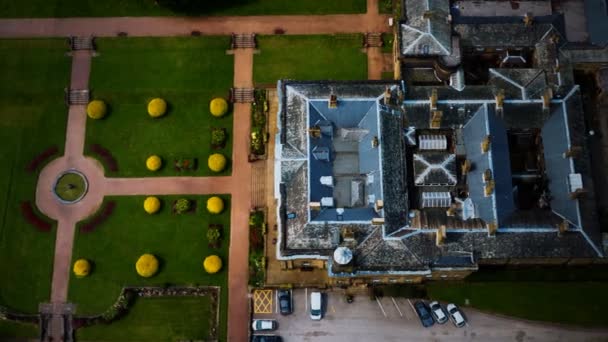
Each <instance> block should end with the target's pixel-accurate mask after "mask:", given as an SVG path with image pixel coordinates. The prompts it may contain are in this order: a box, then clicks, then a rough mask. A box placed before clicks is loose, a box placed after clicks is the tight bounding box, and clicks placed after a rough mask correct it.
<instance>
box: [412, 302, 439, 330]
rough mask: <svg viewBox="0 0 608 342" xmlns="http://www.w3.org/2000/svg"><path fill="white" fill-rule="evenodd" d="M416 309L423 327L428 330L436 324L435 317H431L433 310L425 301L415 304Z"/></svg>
mask: <svg viewBox="0 0 608 342" xmlns="http://www.w3.org/2000/svg"><path fill="white" fill-rule="evenodd" d="M414 309H416V313H417V314H418V318H420V323H422V326H423V327H425V328H428V327H430V326H432V325H433V324H435V321H434V320H433V316H431V310H430V309H429V307H428V306H427V305H426V304H425V303H424V302H423V301H417V302H416V303H414Z"/></svg>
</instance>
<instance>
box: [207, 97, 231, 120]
mask: <svg viewBox="0 0 608 342" xmlns="http://www.w3.org/2000/svg"><path fill="white" fill-rule="evenodd" d="M209 110H210V111H211V115H213V116H215V117H218V118H219V117H220V116H224V114H226V112H227V111H228V102H226V100H224V99H222V98H221V97H216V98H214V99H213V100H211V103H210V104H209Z"/></svg>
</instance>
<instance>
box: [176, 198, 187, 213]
mask: <svg viewBox="0 0 608 342" xmlns="http://www.w3.org/2000/svg"><path fill="white" fill-rule="evenodd" d="M173 208H174V209H175V212H176V213H178V214H183V213H185V212H188V211H189V210H190V208H191V204H190V200H188V199H185V198H180V199H178V200H177V201H175V206H174V207H173Z"/></svg>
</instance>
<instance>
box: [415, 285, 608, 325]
mask: <svg viewBox="0 0 608 342" xmlns="http://www.w3.org/2000/svg"><path fill="white" fill-rule="evenodd" d="M606 291H608V283H602V282H476V283H432V284H428V285H427V293H428V296H429V298H432V299H438V300H443V301H447V302H454V303H456V304H459V305H464V303H465V299H468V300H469V303H470V305H471V306H472V307H475V308H477V309H480V310H485V311H489V312H495V313H500V314H504V315H509V316H514V317H520V318H524V319H530V320H538V321H549V322H555V323H564V324H574V325H583V326H608V316H606V314H605V309H606V307H607V306H608V296H606V295H605V294H606Z"/></svg>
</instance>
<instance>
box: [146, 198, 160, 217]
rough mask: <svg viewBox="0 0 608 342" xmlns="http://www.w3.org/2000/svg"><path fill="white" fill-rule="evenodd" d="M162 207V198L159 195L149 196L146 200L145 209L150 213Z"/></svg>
mask: <svg viewBox="0 0 608 342" xmlns="http://www.w3.org/2000/svg"><path fill="white" fill-rule="evenodd" d="M159 209H160V200H159V199H158V197H155V196H149V197H146V199H145V200H144V210H145V211H146V212H147V213H148V214H154V213H156V212H158V210H159Z"/></svg>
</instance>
